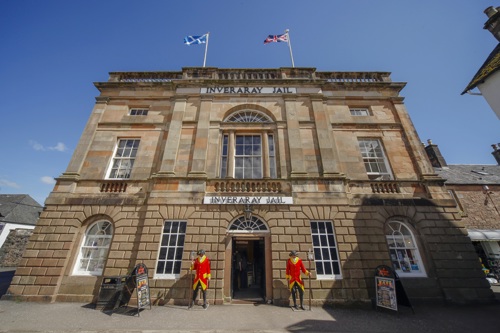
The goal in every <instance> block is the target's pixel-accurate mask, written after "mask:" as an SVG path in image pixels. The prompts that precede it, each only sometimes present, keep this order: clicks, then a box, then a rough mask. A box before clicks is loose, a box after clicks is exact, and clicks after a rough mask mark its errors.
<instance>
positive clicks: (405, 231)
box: [385, 221, 426, 277]
mask: <svg viewBox="0 0 500 333" xmlns="http://www.w3.org/2000/svg"><path fill="white" fill-rule="evenodd" d="M385 237H386V239H387V245H388V246H389V252H390V256H391V261H392V267H393V268H394V271H395V272H396V273H398V275H399V276H400V277H405V276H409V277H418V276H426V274H425V270H424V266H423V265H422V259H421V258H420V253H419V251H418V248H417V244H416V242H415V238H414V237H413V233H412V232H411V230H410V229H409V228H408V227H407V226H406V225H405V224H404V223H403V222H399V221H391V222H389V223H388V231H387V233H386V236H385Z"/></svg>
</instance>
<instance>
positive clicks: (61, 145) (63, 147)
mask: <svg viewBox="0 0 500 333" xmlns="http://www.w3.org/2000/svg"><path fill="white" fill-rule="evenodd" d="M49 150H57V151H61V152H63V151H66V150H68V147H66V145H65V144H64V143H62V142H58V143H57V145H55V146H54V147H49Z"/></svg>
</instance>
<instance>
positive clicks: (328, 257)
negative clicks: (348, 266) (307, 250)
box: [311, 221, 342, 279]
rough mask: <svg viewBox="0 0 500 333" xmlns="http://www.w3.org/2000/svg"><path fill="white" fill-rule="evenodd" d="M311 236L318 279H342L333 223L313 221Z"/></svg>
mask: <svg viewBox="0 0 500 333" xmlns="http://www.w3.org/2000/svg"><path fill="white" fill-rule="evenodd" d="M311 236H312V242H313V251H314V263H315V265H316V275H317V278H318V279H338V278H342V276H341V272H340V260H339V254H338V250H337V243H336V241H335V233H334V230H333V223H332V222H331V221H311Z"/></svg>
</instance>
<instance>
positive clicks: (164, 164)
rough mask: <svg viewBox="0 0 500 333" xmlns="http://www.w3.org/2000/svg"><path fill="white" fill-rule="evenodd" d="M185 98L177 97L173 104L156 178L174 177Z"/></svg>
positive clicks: (185, 103)
mask: <svg viewBox="0 0 500 333" xmlns="http://www.w3.org/2000/svg"><path fill="white" fill-rule="evenodd" d="M186 105H187V97H186V96H177V98H176V100H175V102H174V109H173V112H172V120H171V121H170V126H169V128H168V139H167V142H166V144H165V150H164V151H163V159H162V161H161V166H160V171H159V172H158V173H157V174H156V176H160V177H172V176H175V161H176V159H177V151H178V149H179V142H180V139H181V130H182V119H183V117H184V112H185V111H186Z"/></svg>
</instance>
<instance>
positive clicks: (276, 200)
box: [203, 196, 293, 205]
mask: <svg viewBox="0 0 500 333" xmlns="http://www.w3.org/2000/svg"><path fill="white" fill-rule="evenodd" d="M203 203H204V204H207V205H247V204H250V205H292V204H293V197H222V196H216V197H204V198H203Z"/></svg>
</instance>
